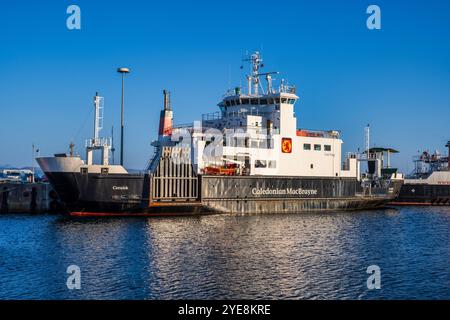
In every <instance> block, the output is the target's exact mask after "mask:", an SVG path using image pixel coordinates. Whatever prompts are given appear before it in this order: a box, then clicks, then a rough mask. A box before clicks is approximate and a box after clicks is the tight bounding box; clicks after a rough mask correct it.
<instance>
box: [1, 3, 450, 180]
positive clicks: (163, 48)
mask: <svg viewBox="0 0 450 320" xmlns="http://www.w3.org/2000/svg"><path fill="white" fill-rule="evenodd" d="M70 4H76V5H78V6H79V7H80V8H81V30H72V31H71V30H68V29H67V27H66V18H67V16H68V15H67V14H66V8H67V7H68V6H69V5H70ZM370 4H377V5H379V6H380V8H381V15H382V29H381V30H368V29H367V27H366V19H367V16H368V15H367V14H366V8H367V7H368V6H369V5H370ZM0 39H1V44H0V68H1V72H0V119H1V120H0V164H14V165H18V166H25V165H29V164H30V162H31V159H30V158H31V144H32V142H34V143H35V144H36V145H37V146H38V147H39V148H40V150H41V155H51V154H53V153H55V152H64V151H67V147H68V144H69V142H70V141H71V140H73V141H74V142H75V144H76V148H77V150H78V152H80V153H81V154H83V146H84V139H86V138H88V137H90V136H91V135H92V122H93V120H92V96H93V95H94V94H95V92H96V91H99V92H100V94H101V95H102V96H104V97H105V128H106V129H105V130H107V132H104V135H109V131H110V128H111V126H112V125H114V127H115V132H116V133H117V134H116V135H115V137H116V142H118V141H119V139H118V138H119V121H120V77H119V75H118V74H117V73H116V68H117V67H118V66H128V67H129V68H130V69H131V74H130V75H129V77H128V78H127V80H126V94H127V96H126V118H125V120H126V131H125V135H126V139H125V144H126V145H125V164H126V166H127V167H131V168H142V167H143V166H144V165H145V164H146V162H147V160H148V158H149V156H150V155H151V153H152V148H151V146H150V142H151V140H153V139H155V138H156V133H157V125H158V116H159V110H160V108H161V106H162V89H164V88H166V89H168V90H170V91H171V92H172V100H173V106H174V111H175V121H176V122H177V123H189V122H192V121H193V120H196V119H199V117H200V115H201V114H202V113H208V112H213V111H216V110H217V107H216V104H217V103H218V102H219V100H220V98H221V96H222V94H223V93H224V92H225V91H226V89H227V88H228V87H229V86H230V84H231V86H234V85H239V83H240V81H241V79H240V76H241V70H240V68H239V67H240V65H241V64H242V63H241V61H240V59H241V58H242V56H243V55H244V54H245V52H246V51H252V50H261V51H262V54H263V58H264V60H265V64H266V68H267V70H269V69H270V70H278V71H280V72H281V73H282V76H283V77H284V78H286V79H287V80H288V81H289V82H290V83H293V84H296V85H297V88H298V92H299V95H300V101H299V103H297V105H296V114H297V117H298V121H299V127H302V128H311V129H339V130H342V137H343V139H344V149H345V151H353V150H356V149H357V148H358V147H362V146H363V143H364V135H363V132H364V131H363V130H364V126H365V125H366V124H367V123H370V124H371V127H372V142H373V143H374V144H376V145H377V146H392V147H395V148H398V149H399V150H400V151H401V153H400V154H399V155H398V156H396V157H395V158H394V159H393V164H396V165H398V166H399V167H400V168H401V169H402V170H404V171H409V170H411V169H412V163H411V157H412V156H413V155H414V154H416V153H417V150H419V149H425V148H426V149H430V150H434V149H440V150H441V152H444V151H445V150H444V147H443V146H444V144H445V142H446V141H447V140H449V139H450V130H449V123H450V90H449V89H450V3H449V2H448V1H444V0H442V1H436V0H428V1H356V0H353V1H351V0H350V1H349V0H346V1H298V0H297V1H261V0H260V1H221V2H218V1H183V2H181V1H164V2H158V3H153V2H150V1H138V0H128V1H92V0H91V1H86V0H79V1H61V0H60V1H20V2H13V1H9V2H5V3H2V5H1V7H0ZM280 77H281V76H280ZM116 145H117V146H118V143H117V144H116ZM118 154H119V153H118V152H117V154H116V159H117V158H118Z"/></svg>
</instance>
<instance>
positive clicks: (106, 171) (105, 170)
mask: <svg viewBox="0 0 450 320" xmlns="http://www.w3.org/2000/svg"><path fill="white" fill-rule="evenodd" d="M108 172H109V169H108V168H102V169H101V173H102V174H108Z"/></svg>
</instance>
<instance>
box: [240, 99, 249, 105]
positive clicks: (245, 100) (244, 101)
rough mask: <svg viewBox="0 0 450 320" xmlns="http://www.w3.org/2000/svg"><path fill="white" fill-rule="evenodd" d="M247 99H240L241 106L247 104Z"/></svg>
mask: <svg viewBox="0 0 450 320" xmlns="http://www.w3.org/2000/svg"><path fill="white" fill-rule="evenodd" d="M249 101H250V100H249V99H242V104H248V103H249Z"/></svg>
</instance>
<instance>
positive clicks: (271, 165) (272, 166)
mask: <svg viewBox="0 0 450 320" xmlns="http://www.w3.org/2000/svg"><path fill="white" fill-rule="evenodd" d="M267 166H268V167H269V168H272V169H273V168H276V167H277V162H276V161H275V160H271V161H268V165H267Z"/></svg>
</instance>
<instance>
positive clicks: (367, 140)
mask: <svg viewBox="0 0 450 320" xmlns="http://www.w3.org/2000/svg"><path fill="white" fill-rule="evenodd" d="M364 136H365V139H364V140H365V145H366V157H367V159H369V150H370V125H369V124H367V127H365V128H364Z"/></svg>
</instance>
